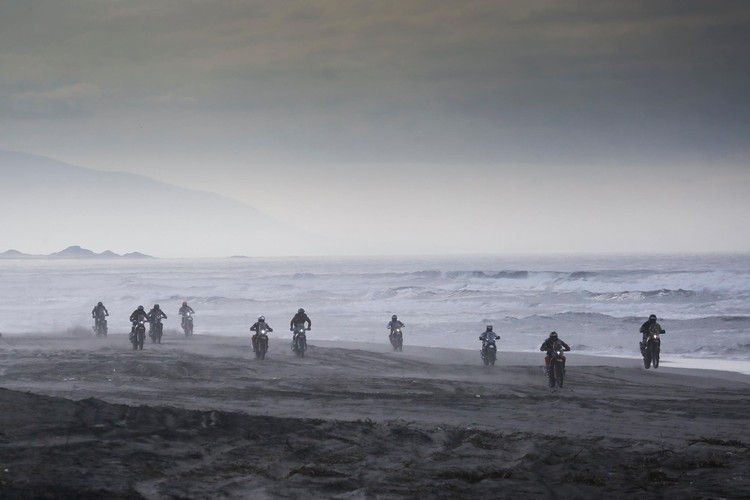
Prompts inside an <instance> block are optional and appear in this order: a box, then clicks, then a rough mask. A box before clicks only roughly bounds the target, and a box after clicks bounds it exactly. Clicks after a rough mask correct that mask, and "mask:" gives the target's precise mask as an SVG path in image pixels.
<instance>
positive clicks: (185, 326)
mask: <svg viewBox="0 0 750 500" xmlns="http://www.w3.org/2000/svg"><path fill="white" fill-rule="evenodd" d="M182 331H183V332H185V336H186V337H190V336H192V335H193V313H191V312H190V311H188V312H186V313H185V315H184V316H183V317H182Z"/></svg>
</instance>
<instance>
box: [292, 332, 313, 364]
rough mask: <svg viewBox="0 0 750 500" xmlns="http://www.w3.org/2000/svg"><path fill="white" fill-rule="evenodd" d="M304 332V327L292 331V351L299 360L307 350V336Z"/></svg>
mask: <svg viewBox="0 0 750 500" xmlns="http://www.w3.org/2000/svg"><path fill="white" fill-rule="evenodd" d="M307 330H309V328H307ZM305 331H306V329H305V328H304V327H301V326H298V327H297V328H295V329H294V336H293V337H292V351H294V354H295V355H297V357H299V358H304V357H305V351H306V350H307V334H306V333H305Z"/></svg>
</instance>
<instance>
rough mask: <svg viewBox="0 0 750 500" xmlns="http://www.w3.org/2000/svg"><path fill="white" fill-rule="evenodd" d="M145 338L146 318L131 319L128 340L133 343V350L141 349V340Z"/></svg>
mask: <svg viewBox="0 0 750 500" xmlns="http://www.w3.org/2000/svg"><path fill="white" fill-rule="evenodd" d="M145 340H146V320H145V319H139V320H138V321H133V331H132V332H130V342H131V343H132V344H133V350H134V351H135V350H136V349H141V350H143V342H144V341H145Z"/></svg>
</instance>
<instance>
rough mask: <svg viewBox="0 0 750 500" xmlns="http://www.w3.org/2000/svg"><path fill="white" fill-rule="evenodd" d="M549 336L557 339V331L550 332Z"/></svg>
mask: <svg viewBox="0 0 750 500" xmlns="http://www.w3.org/2000/svg"><path fill="white" fill-rule="evenodd" d="M549 338H551V339H556V338H557V332H552V333H550V334H549Z"/></svg>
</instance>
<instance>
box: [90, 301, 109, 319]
mask: <svg viewBox="0 0 750 500" xmlns="http://www.w3.org/2000/svg"><path fill="white" fill-rule="evenodd" d="M97 316H101V317H104V316H109V311H107V308H106V307H104V304H102V305H99V304H97V305H95V306H94V308H93V309H92V310H91V317H92V318H96V317H97Z"/></svg>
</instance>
